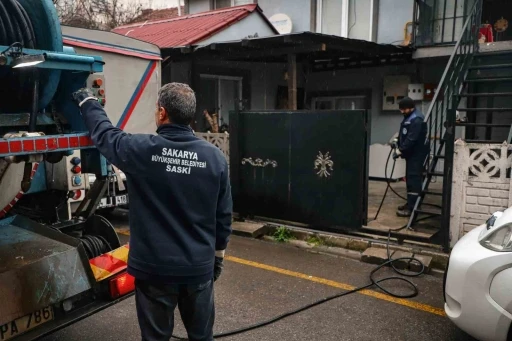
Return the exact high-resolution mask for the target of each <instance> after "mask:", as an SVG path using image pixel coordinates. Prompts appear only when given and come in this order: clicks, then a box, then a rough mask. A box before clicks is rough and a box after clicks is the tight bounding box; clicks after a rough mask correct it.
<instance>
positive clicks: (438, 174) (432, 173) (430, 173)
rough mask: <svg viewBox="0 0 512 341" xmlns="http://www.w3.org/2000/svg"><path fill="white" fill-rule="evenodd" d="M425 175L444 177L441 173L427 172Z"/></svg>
mask: <svg viewBox="0 0 512 341" xmlns="http://www.w3.org/2000/svg"><path fill="white" fill-rule="evenodd" d="M427 174H428V175H432V176H444V173H441V172H427Z"/></svg>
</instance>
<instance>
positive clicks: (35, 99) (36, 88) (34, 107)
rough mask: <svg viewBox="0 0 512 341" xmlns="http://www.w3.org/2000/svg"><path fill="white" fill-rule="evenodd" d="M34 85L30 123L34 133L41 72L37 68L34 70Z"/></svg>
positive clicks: (29, 127)
mask: <svg viewBox="0 0 512 341" xmlns="http://www.w3.org/2000/svg"><path fill="white" fill-rule="evenodd" d="M33 75H34V87H33V89H32V112H31V113H30V120H29V124H28V131H29V133H33V132H35V131H36V128H37V112H38V111H39V73H38V72H37V70H34V71H33Z"/></svg>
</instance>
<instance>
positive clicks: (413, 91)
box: [408, 84, 425, 101]
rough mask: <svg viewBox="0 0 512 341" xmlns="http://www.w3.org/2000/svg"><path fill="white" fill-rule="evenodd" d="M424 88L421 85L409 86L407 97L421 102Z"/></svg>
mask: <svg viewBox="0 0 512 341" xmlns="http://www.w3.org/2000/svg"><path fill="white" fill-rule="evenodd" d="M424 95H425V87H424V86H423V84H409V94H408V96H409V97H410V98H411V99H412V100H414V101H423V97H424Z"/></svg>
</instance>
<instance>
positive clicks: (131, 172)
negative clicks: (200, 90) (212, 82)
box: [73, 83, 232, 341]
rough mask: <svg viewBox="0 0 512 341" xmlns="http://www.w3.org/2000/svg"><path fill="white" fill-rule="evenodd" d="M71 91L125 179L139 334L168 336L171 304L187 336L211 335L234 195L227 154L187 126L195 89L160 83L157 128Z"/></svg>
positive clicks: (156, 338)
mask: <svg viewBox="0 0 512 341" xmlns="http://www.w3.org/2000/svg"><path fill="white" fill-rule="evenodd" d="M73 98H74V100H75V102H76V103H77V104H78V105H79V107H80V109H81V113H82V116H83V119H84V120H85V125H86V126H87V129H88V130H89V132H90V136H91V139H92V141H93V142H94V145H95V146H96V147H97V148H98V150H99V151H100V152H101V154H103V155H104V156H105V158H106V159H107V160H108V161H109V162H111V163H112V164H113V165H115V166H117V167H118V168H119V169H121V170H122V171H123V172H124V173H125V174H126V178H127V181H128V188H129V192H130V212H129V219H130V235H131V237H130V254H129V259H128V273H130V274H131V275H133V276H134V277H135V285H136V290H135V300H136V309H137V315H138V320H139V325H140V329H141V334H142V340H143V341H164V340H165V341H168V340H169V339H170V338H171V335H172V333H173V328H174V310H175V308H176V306H177V307H178V309H179V311H180V314H181V318H182V320H183V323H184V325H185V328H186V329H187V333H188V339H189V340H191V341H211V340H213V324H214V319H215V308H214V293H213V283H214V281H215V280H217V279H218V277H219V276H220V274H221V271H222V268H223V258H224V253H225V249H226V247H227V245H228V241H229V237H230V235H231V220H232V199H231V188H230V182H229V176H228V164H227V161H226V158H225V157H224V155H223V154H222V152H221V151H220V150H219V149H218V148H217V147H215V146H214V145H212V144H210V143H209V142H206V141H205V140H203V139H201V138H198V137H196V136H195V135H194V132H193V131H192V129H191V128H190V126H189V125H190V123H191V122H192V119H193V118H194V116H195V113H196V97H195V94H194V91H193V90H192V89H191V88H190V87H189V86H188V85H185V84H179V83H170V84H167V85H165V86H163V87H162V88H161V89H160V91H159V94H158V101H157V104H156V110H155V121H156V125H157V127H158V128H157V135H150V134H128V133H126V132H124V131H122V130H120V129H118V128H116V127H114V126H113V125H112V123H111V122H110V120H109V119H108V117H107V115H106V113H105V111H104V110H103V108H102V106H101V105H100V104H99V102H98V101H97V100H96V98H95V97H94V96H93V93H92V92H91V91H90V90H89V89H81V90H79V91H78V92H76V93H74V94H73Z"/></svg>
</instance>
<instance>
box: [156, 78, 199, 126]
mask: <svg viewBox="0 0 512 341" xmlns="http://www.w3.org/2000/svg"><path fill="white" fill-rule="evenodd" d="M158 105H159V106H161V107H163V108H164V109H165V110H166V111H167V115H169V119H170V120H171V123H175V124H187V125H188V124H190V122H192V120H193V119H194V116H195V114H196V95H195V93H194V90H192V89H191V88H190V86H188V85H187V84H182V83H168V84H166V85H164V86H163V87H162V88H161V89H160V91H158Z"/></svg>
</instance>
